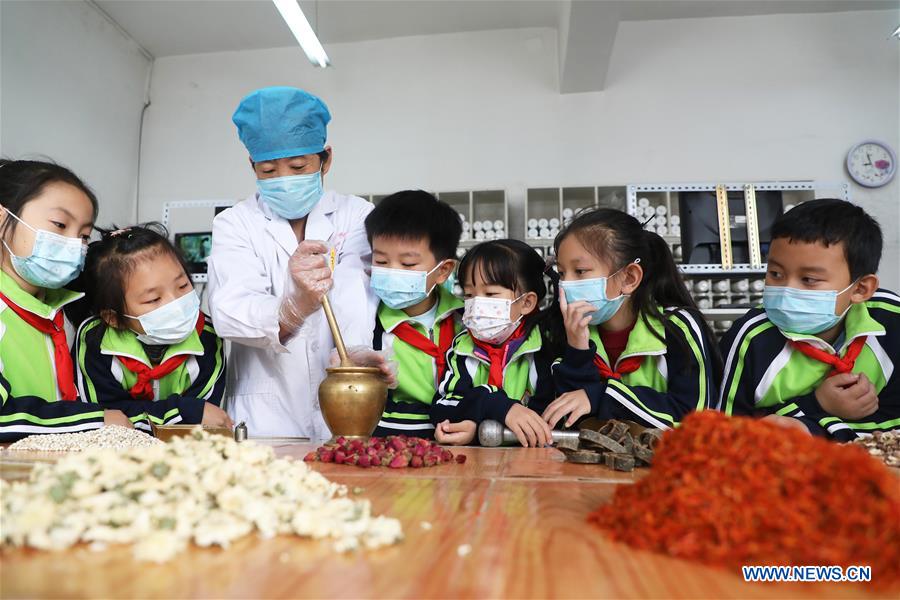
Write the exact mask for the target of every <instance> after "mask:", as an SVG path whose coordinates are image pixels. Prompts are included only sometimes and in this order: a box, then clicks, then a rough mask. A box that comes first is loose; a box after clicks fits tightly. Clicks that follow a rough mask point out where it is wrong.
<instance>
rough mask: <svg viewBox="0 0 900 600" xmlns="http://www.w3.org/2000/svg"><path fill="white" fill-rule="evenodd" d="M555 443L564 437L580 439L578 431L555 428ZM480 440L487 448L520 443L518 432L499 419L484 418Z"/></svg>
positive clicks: (479, 427) (480, 429)
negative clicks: (517, 436)
mask: <svg viewBox="0 0 900 600" xmlns="http://www.w3.org/2000/svg"><path fill="white" fill-rule="evenodd" d="M552 434H553V443H554V444H555V443H556V442H558V441H560V440H563V439H576V440H577V439H578V432H577V431H562V430H559V429H554V430H553V432H552ZM478 442H479V443H480V444H481V445H482V446H484V447H486V448H496V447H497V446H517V445H518V444H519V440H518V438H516V434H514V433H513V432H512V431H510V430H509V429H508V428H506V427H504V426H503V425H502V424H501V423H499V422H497V421H492V420H490V419H487V420H484V421H482V422H481V424H480V425H479V426H478Z"/></svg>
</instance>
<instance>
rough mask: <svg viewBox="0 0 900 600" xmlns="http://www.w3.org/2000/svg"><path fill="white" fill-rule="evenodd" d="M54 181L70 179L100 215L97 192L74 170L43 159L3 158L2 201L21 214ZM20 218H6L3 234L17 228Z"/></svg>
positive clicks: (0, 234)
mask: <svg viewBox="0 0 900 600" xmlns="http://www.w3.org/2000/svg"><path fill="white" fill-rule="evenodd" d="M51 183H67V184H69V185H71V186H72V187H75V188H77V189H78V190H80V191H82V192H84V195H85V196H87V197H88V200H90V202H91V207H92V208H93V209H94V212H93V218H94V219H96V218H97V211H98V208H97V196H95V195H94V192H93V191H92V190H91V188H89V187H88V186H87V184H85V183H84V182H83V181H82V180H81V178H79V177H78V176H77V175H76V174H75V173H73V172H72V171H70V170H69V169H67V168H66V167H63V166H62V165H58V164H56V163H54V162H50V161H42V160H9V159H5V158H4V159H0V205H3V207H4V208H5V209H6V210H8V211H9V212H11V213H12V214H14V215H15V216H17V217H18V216H21V214H22V209H24V208H25V205H26V204H28V203H29V202H30V201H32V200H34V199H35V198H36V197H37V196H39V195H40V194H41V192H43V191H44V188H45V187H46V186H48V185H50V184H51ZM16 225H18V221H16V220H15V219H6V222H5V223H4V224H3V227H2V229H0V237H2V238H4V239H5V238H6V236H7V234H12V233H13V232H15V229H16Z"/></svg>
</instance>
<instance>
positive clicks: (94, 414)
mask: <svg viewBox="0 0 900 600" xmlns="http://www.w3.org/2000/svg"><path fill="white" fill-rule="evenodd" d="M0 293H2V294H3V296H5V297H6V298H7V300H6V301H4V300H3V299H2V298H0V442H12V441H15V440H17V439H20V438H23V437H25V436H27V435H30V434H35V433H67V432H74V431H87V430H89V429H97V428H99V427H102V426H103V410H102V409H100V408H96V407H91V406H85V405H84V404H82V403H81V402H74V401H73V402H69V401H63V400H62V395H61V392H60V389H59V385H58V383H57V377H56V362H55V357H54V344H53V341H52V339H51V336H50V335H49V334H47V333H43V332H41V331H38V330H37V329H35V328H34V327H33V326H32V325H29V324H28V323H27V322H25V320H23V319H22V317H20V316H19V315H18V314H17V313H16V312H15V310H13V308H11V307H10V304H13V305H15V307H16V308H17V309H18V310H22V311H26V312H28V313H30V314H32V315H35V316H37V317H41V318H44V319H50V320H53V319H55V318H56V317H57V315H59V314H60V313H61V311H62V310H63V307H64V306H66V305H67V304H70V303H71V302H74V301H76V300H78V299H79V298H81V297H82V296H83V294H80V293H76V292H72V291H69V290H66V289H58V290H49V289H48V290H46V291H45V297H44V299H43V300H39V299H37V298H35V297H34V296H32V295H31V294H29V293H28V292H26V291H25V290H23V289H22V288H21V287H19V285H18V283H16V282H15V280H13V279H12V278H11V277H10V276H9V275H7V274H6V273H4V272H2V271H0ZM61 318H64V316H63V317H61ZM71 384H72V386H74V380H73V381H72V382H71Z"/></svg>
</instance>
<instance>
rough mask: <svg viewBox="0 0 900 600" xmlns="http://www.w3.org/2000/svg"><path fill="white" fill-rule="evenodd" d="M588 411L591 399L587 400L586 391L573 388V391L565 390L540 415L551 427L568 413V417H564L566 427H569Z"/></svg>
mask: <svg viewBox="0 0 900 600" xmlns="http://www.w3.org/2000/svg"><path fill="white" fill-rule="evenodd" d="M590 412H591V401H590V400H588V395H587V392H585V391H584V390H575V391H574V392H566V393H565V394H562V395H561V396H560V397H559V398H557V399H556V400H554V401H553V402H551V403H550V406H548V407H547V409H546V410H545V411H544V414H543V415H541V416H542V417H543V419H544V420H545V421H546V422H547V424H548V425H550V427H551V428H553V427H556V424H557V423H559V421H560V419H562V418H563V417H564V416H566V415H569V418H568V419H566V427H571V426H572V425H574V424H575V422H576V421H578V419H580V418H581V417H583V416H584V415H587V414H590Z"/></svg>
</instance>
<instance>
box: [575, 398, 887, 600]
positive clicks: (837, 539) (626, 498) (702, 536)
mask: <svg viewBox="0 0 900 600" xmlns="http://www.w3.org/2000/svg"><path fill="white" fill-rule="evenodd" d="M588 520H589V521H590V522H592V523H594V524H596V525H597V526H599V527H601V528H602V529H604V530H605V531H606V533H607V534H608V535H609V536H610V537H611V538H612V539H614V540H617V541H621V542H624V543H626V544H628V545H630V546H633V547H635V548H639V549H642V550H650V551H653V552H660V553H663V554H668V555H670V556H675V557H678V558H684V559H688V560H695V561H699V562H703V563H707V564H710V565H714V566H720V567H727V568H730V569H733V570H737V569H739V568H740V567H741V566H742V565H801V566H802V565H841V566H850V565H868V566H871V567H872V581H873V582H875V583H877V584H884V585H892V584H897V583H900V477H898V476H897V475H896V474H894V473H891V472H890V471H889V470H888V469H887V468H886V467H885V466H884V465H883V464H881V463H880V462H879V461H877V460H874V459H872V458H871V457H869V456H868V454H867V453H866V451H865V450H863V449H862V448H859V447H856V446H853V445H839V444H835V443H832V442H829V441H827V440H824V439H821V438H815V437H812V436H809V435H806V434H805V433H803V432H801V431H794V430H789V429H785V428H782V427H778V426H776V425H773V424H771V423H768V422H765V421H761V420H754V419H749V418H740V417H736V418H730V417H727V416H725V415H724V414H722V413H719V412H716V411H702V412H698V413H694V414H691V415H690V416H688V417H687V418H685V420H684V422H683V423H682V424H681V427H679V428H678V429H676V430H673V431H669V432H666V434H665V435H664V436H663V439H662V441H661V442H660V445H659V446H658V447H657V451H656V455H655V458H654V461H653V467H652V469H651V471H650V473H649V475H648V476H647V477H645V478H644V479H643V480H641V481H640V482H638V483H636V484H634V485H622V486H620V487H619V488H618V489H617V490H616V493H615V495H614V497H613V499H612V502H611V503H609V504H606V505H604V506H600V507H599V508H598V509H597V510H596V511H595V512H593V513H592V514H591V515H590V516H589V517H588Z"/></svg>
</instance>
